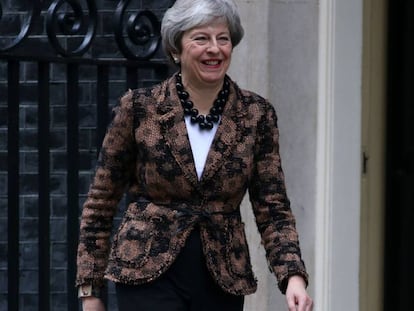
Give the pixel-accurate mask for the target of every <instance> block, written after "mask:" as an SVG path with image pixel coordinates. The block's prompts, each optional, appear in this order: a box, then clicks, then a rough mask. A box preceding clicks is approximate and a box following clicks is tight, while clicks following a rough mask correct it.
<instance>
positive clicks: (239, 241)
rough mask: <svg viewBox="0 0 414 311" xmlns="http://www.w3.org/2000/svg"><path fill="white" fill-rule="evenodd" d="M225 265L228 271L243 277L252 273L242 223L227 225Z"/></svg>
mask: <svg viewBox="0 0 414 311" xmlns="http://www.w3.org/2000/svg"><path fill="white" fill-rule="evenodd" d="M226 232H227V241H226V265H227V269H228V270H229V272H230V273H231V274H233V275H236V276H239V277H240V276H241V277H244V276H246V275H249V274H251V273H252V266H251V263H250V254H249V249H248V247H247V240H246V233H245V231H244V223H240V222H238V223H232V224H231V225H229V226H228V227H227V230H226Z"/></svg>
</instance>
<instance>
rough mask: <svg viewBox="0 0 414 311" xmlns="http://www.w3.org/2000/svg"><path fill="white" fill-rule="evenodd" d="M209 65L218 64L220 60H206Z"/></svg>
mask: <svg viewBox="0 0 414 311" xmlns="http://www.w3.org/2000/svg"><path fill="white" fill-rule="evenodd" d="M205 63H206V64H207V65H218V63H219V61H218V60H209V61H206V62H205Z"/></svg>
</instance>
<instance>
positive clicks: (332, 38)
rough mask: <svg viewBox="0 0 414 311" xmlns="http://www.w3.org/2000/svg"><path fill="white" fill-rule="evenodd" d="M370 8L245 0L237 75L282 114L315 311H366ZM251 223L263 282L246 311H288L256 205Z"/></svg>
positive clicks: (305, 0) (312, 0)
mask: <svg viewBox="0 0 414 311" xmlns="http://www.w3.org/2000/svg"><path fill="white" fill-rule="evenodd" d="M362 1H363V0H236V2H237V3H238V6H239V9H240V13H241V16H242V21H243V25H244V27H245V31H246V34H245V38H244V39H243V41H242V42H241V44H240V46H238V47H236V49H235V51H234V54H233V61H232V66H231V69H230V72H229V73H230V75H231V77H232V78H233V79H234V80H236V81H237V82H238V83H239V85H240V86H241V87H243V88H247V89H250V90H253V91H256V92H257V93H259V94H261V95H263V96H264V97H266V98H268V99H269V100H270V101H271V102H272V103H273V104H274V105H275V107H276V111H277V113H278V116H279V127H280V131H281V140H280V144H281V155H282V161H283V162H282V163H283V167H284V171H285V174H286V182H287V187H288V194H289V197H290V199H291V202H292V209H293V211H294V213H295V215H296V218H297V228H298V232H299V235H300V240H301V246H302V251H303V257H304V259H305V262H306V264H307V268H308V270H309V273H310V277H311V283H310V287H309V292H310V293H311V295H312V296H313V297H314V298H315V311H332V310H335V311H341V310H346V311H350V310H351V311H357V310H358V272H359V263H358V260H359V210H360V202H359V201H360V193H359V192H360V191H359V189H360V175H359V172H360V163H359V157H360V115H361V108H360V107H361V90H360V85H361V53H362V43H361V42H362ZM243 216H244V218H245V221H246V223H247V232H248V238H249V243H250V249H251V254H252V257H253V258H252V259H253V265H254V269H255V272H256V275H257V277H258V280H259V289H258V292H257V293H256V294H254V295H251V296H248V297H247V298H246V306H245V310H246V311H268V310H269V311H270V310H280V311H282V310H287V307H286V304H285V300H284V297H283V296H282V295H280V293H279V291H278V289H277V285H276V280H275V278H274V276H273V275H271V274H270V273H269V270H268V268H267V264H266V261H265V259H264V250H263V247H262V246H261V245H260V238H259V236H258V234H257V229H256V227H255V224H254V221H253V216H252V213H251V210H250V206H249V204H248V202H247V200H245V203H244V204H243Z"/></svg>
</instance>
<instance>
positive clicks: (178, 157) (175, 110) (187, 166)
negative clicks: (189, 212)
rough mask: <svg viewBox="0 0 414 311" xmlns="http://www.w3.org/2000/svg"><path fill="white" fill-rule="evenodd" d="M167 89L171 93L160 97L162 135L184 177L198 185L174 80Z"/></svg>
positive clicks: (172, 79)
mask: <svg viewBox="0 0 414 311" xmlns="http://www.w3.org/2000/svg"><path fill="white" fill-rule="evenodd" d="M167 88H168V90H169V91H165V92H164V94H165V96H164V98H162V96H161V97H160V98H161V100H160V101H159V110H158V111H159V113H160V114H161V116H160V125H161V131H162V135H163V136H164V138H165V141H166V144H167V145H168V147H169V149H170V151H171V154H172V155H173V157H174V159H175V161H177V163H178V165H179V166H180V167H181V169H182V171H183V173H184V175H185V176H186V178H187V179H188V180H189V181H190V182H191V183H192V184H193V185H195V184H197V183H198V178H197V173H196V169H195V164H194V159H193V154H192V152H191V146H190V140H189V138H188V134H187V128H186V125H185V121H184V113H183V110H182V108H181V106H180V104H179V102H180V101H179V99H178V96H177V95H176V91H175V83H174V78H171V79H170V80H168V82H167Z"/></svg>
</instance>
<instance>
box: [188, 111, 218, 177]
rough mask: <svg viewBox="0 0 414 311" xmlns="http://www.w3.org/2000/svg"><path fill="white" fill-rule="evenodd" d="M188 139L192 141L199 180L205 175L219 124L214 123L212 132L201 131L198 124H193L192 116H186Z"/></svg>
mask: <svg viewBox="0 0 414 311" xmlns="http://www.w3.org/2000/svg"><path fill="white" fill-rule="evenodd" d="M184 119H185V124H186V126H187V132H188V137H189V139H190V145H191V151H192V153H193V158H194V163H195V167H196V171H197V176H198V180H200V179H201V176H202V175H203V170H204V166H205V164H206V160H207V155H208V151H209V150H210V146H211V143H212V142H213V139H214V135H215V134H216V131H217V128H218V123H213V128H212V129H211V130H201V129H200V127H199V125H198V123H195V124H192V123H191V121H190V116H185V117H184Z"/></svg>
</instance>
